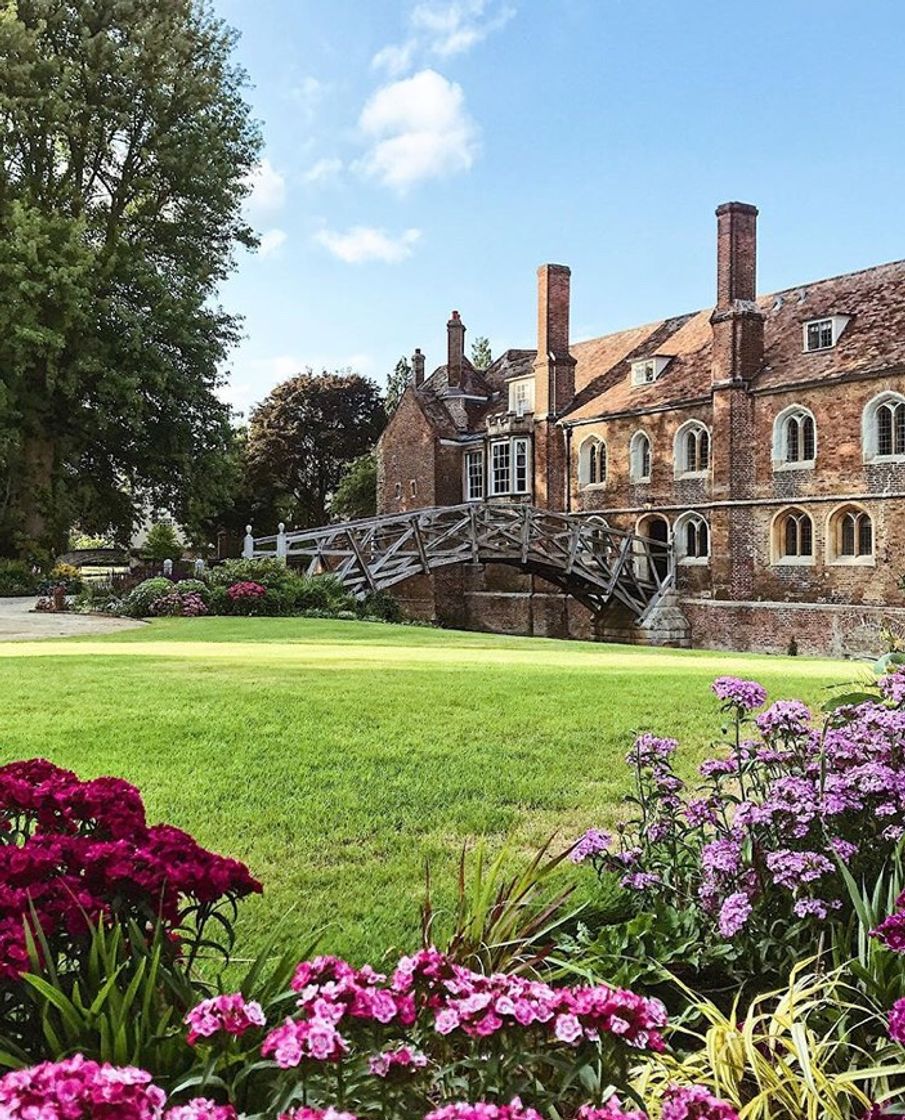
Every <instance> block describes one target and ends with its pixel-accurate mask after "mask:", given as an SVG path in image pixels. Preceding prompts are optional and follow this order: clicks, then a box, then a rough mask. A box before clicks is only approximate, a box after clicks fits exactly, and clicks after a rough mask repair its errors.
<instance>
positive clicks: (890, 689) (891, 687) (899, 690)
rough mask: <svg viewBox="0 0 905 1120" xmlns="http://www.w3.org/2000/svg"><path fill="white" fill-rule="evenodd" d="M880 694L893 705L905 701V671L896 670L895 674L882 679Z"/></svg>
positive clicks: (888, 674) (889, 674)
mask: <svg viewBox="0 0 905 1120" xmlns="http://www.w3.org/2000/svg"><path fill="white" fill-rule="evenodd" d="M880 692H881V693H882V694H883V696H885V697H886V699H887V700H891V701H892V702H893V704H901V703H902V702H903V701H905V671H903V670H902V669H896V671H895V672H894V673H887V674H886V676H884V677H881V678H880Z"/></svg>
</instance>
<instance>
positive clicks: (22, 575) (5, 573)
mask: <svg viewBox="0 0 905 1120" xmlns="http://www.w3.org/2000/svg"><path fill="white" fill-rule="evenodd" d="M39 582H40V580H39V577H38V576H37V575H36V574H35V573H34V572H33V571H32V569H31V568H30V567H29V565H28V564H26V563H24V562H23V561H21V560H0V595H9V596H14V595H37V593H38V585H39Z"/></svg>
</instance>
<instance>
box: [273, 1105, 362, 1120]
mask: <svg viewBox="0 0 905 1120" xmlns="http://www.w3.org/2000/svg"><path fill="white" fill-rule="evenodd" d="M279 1120H357V1118H356V1117H355V1116H353V1114H352V1113H351V1112H339V1111H338V1110H337V1109H335V1108H306V1107H302V1108H293V1109H290V1111H289V1112H281V1113H280V1116H279Z"/></svg>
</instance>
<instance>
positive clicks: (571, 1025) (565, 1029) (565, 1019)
mask: <svg viewBox="0 0 905 1120" xmlns="http://www.w3.org/2000/svg"><path fill="white" fill-rule="evenodd" d="M553 1033H554V1034H555V1035H556V1037H557V1038H558V1039H559V1041H560V1042H567V1043H569V1045H570V1046H571V1045H572V1043H573V1042H578V1040H579V1039H580V1038H581V1035H582V1031H581V1023H579V1021H578V1019H577V1018H576V1017H575V1016H574V1015H570V1014H566V1015H557V1017H556V1025H555V1027H554V1028H553Z"/></svg>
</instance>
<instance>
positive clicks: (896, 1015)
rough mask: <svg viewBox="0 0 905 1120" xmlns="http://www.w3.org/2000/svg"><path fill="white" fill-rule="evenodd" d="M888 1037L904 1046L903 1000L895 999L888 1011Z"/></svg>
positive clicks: (904, 1015) (904, 1006)
mask: <svg viewBox="0 0 905 1120" xmlns="http://www.w3.org/2000/svg"><path fill="white" fill-rule="evenodd" d="M889 1037H890V1038H891V1039H892V1040H893V1042H899V1043H901V1044H902V1045H903V1046H905V999H897V1000H896V1002H895V1003H894V1004H893V1005H892V1007H891V1009H890V1012H889Z"/></svg>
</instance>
